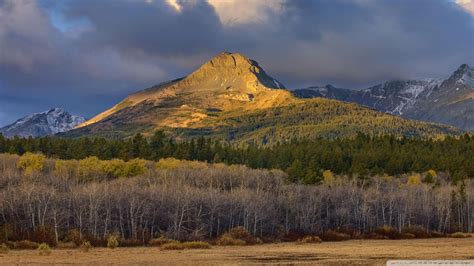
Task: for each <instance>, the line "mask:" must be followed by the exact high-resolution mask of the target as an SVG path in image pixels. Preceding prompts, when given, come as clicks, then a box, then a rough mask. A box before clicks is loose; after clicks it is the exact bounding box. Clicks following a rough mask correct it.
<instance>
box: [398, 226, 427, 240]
mask: <svg viewBox="0 0 474 266" xmlns="http://www.w3.org/2000/svg"><path fill="white" fill-rule="evenodd" d="M402 232H403V233H408V234H413V235H415V238H430V237H431V234H430V232H428V231H427V230H426V229H425V228H424V227H422V226H419V225H412V226H408V227H405V228H403V230H402Z"/></svg>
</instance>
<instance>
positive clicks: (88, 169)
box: [77, 156, 105, 181]
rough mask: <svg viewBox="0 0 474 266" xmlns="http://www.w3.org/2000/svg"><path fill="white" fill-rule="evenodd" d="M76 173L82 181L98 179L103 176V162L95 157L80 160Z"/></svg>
mask: <svg viewBox="0 0 474 266" xmlns="http://www.w3.org/2000/svg"><path fill="white" fill-rule="evenodd" d="M77 171H78V174H79V177H80V178H81V180H82V181H90V180H95V179H100V178H101V177H103V176H104V175H105V172H104V170H103V161H101V160H99V158H97V157H95V156H91V157H87V158H85V159H82V160H80V161H79V167H78V169H77Z"/></svg>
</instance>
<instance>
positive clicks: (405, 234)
mask: <svg viewBox="0 0 474 266" xmlns="http://www.w3.org/2000/svg"><path fill="white" fill-rule="evenodd" d="M415 237H416V236H415V235H414V234H410V233H401V234H400V239H414V238H415Z"/></svg>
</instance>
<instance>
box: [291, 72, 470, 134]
mask: <svg viewBox="0 0 474 266" xmlns="http://www.w3.org/2000/svg"><path fill="white" fill-rule="evenodd" d="M294 94H295V95H296V96H297V97H300V98H315V97H318V98H330V99H336V100H341V101H345V102H353V103H358V104H362V105H366V106H369V107H372V108H374V109H376V110H379V111H382V112H386V113H389V114H394V115H399V116H402V117H405V118H410V119H416V120H422V121H430V122H436V123H442V124H446V125H452V126H455V127H458V128H461V129H464V130H474V69H473V68H471V67H469V66H468V65H466V64H464V65H461V66H460V67H459V68H458V69H457V70H456V71H455V72H454V73H453V74H452V75H451V76H450V77H449V78H447V79H445V80H443V79H429V80H395V81H389V82H385V83H383V84H379V85H376V86H373V87H370V88H367V89H363V90H349V89H341V88H336V87H334V86H331V85H326V86H322V87H309V88H305V89H298V90H295V91H294Z"/></svg>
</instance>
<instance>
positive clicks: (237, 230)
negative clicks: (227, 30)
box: [227, 226, 262, 245]
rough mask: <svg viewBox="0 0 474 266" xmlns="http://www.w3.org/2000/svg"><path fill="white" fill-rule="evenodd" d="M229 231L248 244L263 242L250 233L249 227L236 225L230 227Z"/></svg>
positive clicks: (234, 236)
mask: <svg viewBox="0 0 474 266" xmlns="http://www.w3.org/2000/svg"><path fill="white" fill-rule="evenodd" d="M227 233H228V234H229V235H230V236H231V238H233V239H239V240H242V241H244V242H245V244H246V245H255V244H261V243H262V240H260V239H259V238H258V237H255V236H253V235H252V234H250V232H249V231H247V229H245V228H244V227H243V226H238V227H234V228H232V229H230V230H229V232H227Z"/></svg>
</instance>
